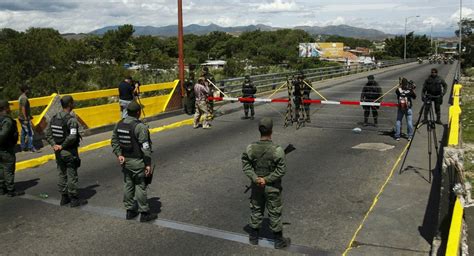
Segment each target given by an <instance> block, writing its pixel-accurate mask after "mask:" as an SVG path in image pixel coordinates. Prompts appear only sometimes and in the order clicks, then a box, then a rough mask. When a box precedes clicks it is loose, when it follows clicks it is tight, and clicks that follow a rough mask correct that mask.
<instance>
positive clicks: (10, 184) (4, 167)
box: [0, 100, 25, 197]
mask: <svg viewBox="0 0 474 256" xmlns="http://www.w3.org/2000/svg"><path fill="white" fill-rule="evenodd" d="M10 114H11V110H10V104H9V103H8V101H6V100H0V195H5V194H7V196H9V197H14V196H21V195H24V194H25V192H23V191H15V164H16V157H15V146H16V143H17V142H18V128H17V126H16V121H15V120H14V119H13V118H12V117H11V116H10Z"/></svg>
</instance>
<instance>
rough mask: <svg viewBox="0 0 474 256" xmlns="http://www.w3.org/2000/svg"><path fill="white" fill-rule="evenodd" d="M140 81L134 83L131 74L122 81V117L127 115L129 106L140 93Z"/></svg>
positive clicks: (120, 102)
mask: <svg viewBox="0 0 474 256" xmlns="http://www.w3.org/2000/svg"><path fill="white" fill-rule="evenodd" d="M138 86H139V85H138V83H134V81H133V79H132V77H131V76H128V77H126V78H125V79H124V80H123V81H122V82H120V84H119V86H118V89H119V105H120V112H121V113H122V114H121V116H122V119H123V118H125V117H127V106H128V104H130V102H132V101H133V100H134V99H135V96H137V95H138Z"/></svg>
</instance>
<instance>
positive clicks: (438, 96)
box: [422, 68, 448, 124]
mask: <svg viewBox="0 0 474 256" xmlns="http://www.w3.org/2000/svg"><path fill="white" fill-rule="evenodd" d="M447 88H448V85H447V84H446V82H445V81H444V80H443V78H441V77H440V76H438V70H437V69H436V68H433V69H431V75H430V76H429V77H428V78H427V79H426V80H425V83H424V84H423V91H422V93H423V101H424V102H425V103H426V102H427V100H430V104H429V105H427V106H426V107H425V112H424V118H423V123H427V122H428V113H429V112H430V109H431V101H432V102H433V103H434V106H435V112H436V123H437V124H443V123H442V122H441V104H443V96H444V95H445V94H446V90H447Z"/></svg>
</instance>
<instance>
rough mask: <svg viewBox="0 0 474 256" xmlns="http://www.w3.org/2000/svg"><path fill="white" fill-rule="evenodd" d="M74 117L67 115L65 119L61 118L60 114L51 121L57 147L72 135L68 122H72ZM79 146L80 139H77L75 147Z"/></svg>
mask: <svg viewBox="0 0 474 256" xmlns="http://www.w3.org/2000/svg"><path fill="white" fill-rule="evenodd" d="M71 118H72V115H70V114H66V116H65V117H63V118H60V117H59V114H56V115H54V117H53V118H52V119H51V131H52V133H53V140H54V143H56V144H57V145H61V144H63V142H64V141H65V140H66V138H67V137H68V136H69V135H70V134H71V130H70V129H69V127H68V124H67V123H68V122H69V120H71ZM78 146H79V139H77V141H76V143H75V145H74V146H73V147H78Z"/></svg>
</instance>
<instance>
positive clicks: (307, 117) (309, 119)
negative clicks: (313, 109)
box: [305, 110, 311, 123]
mask: <svg viewBox="0 0 474 256" xmlns="http://www.w3.org/2000/svg"><path fill="white" fill-rule="evenodd" d="M305 121H306V122H307V123H311V115H310V113H309V110H306V120H305Z"/></svg>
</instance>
